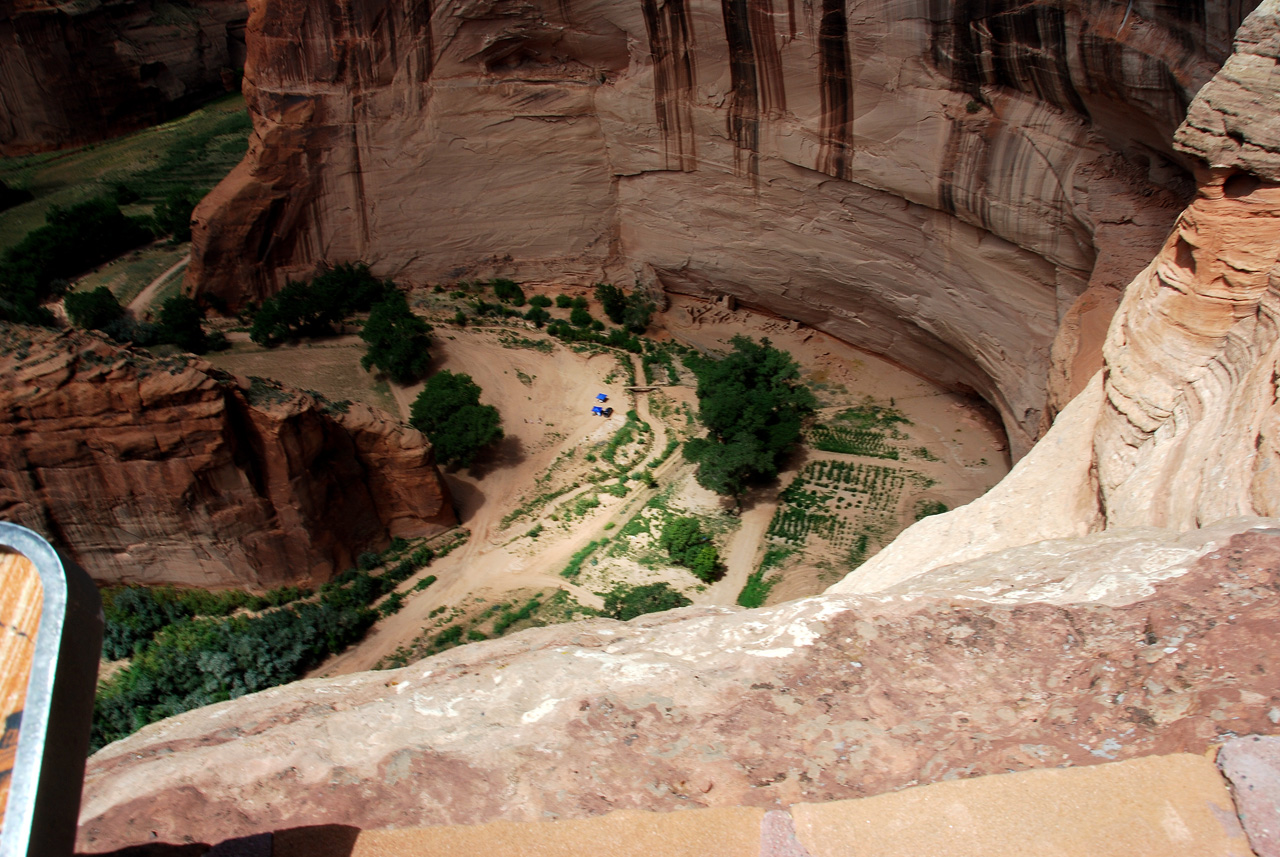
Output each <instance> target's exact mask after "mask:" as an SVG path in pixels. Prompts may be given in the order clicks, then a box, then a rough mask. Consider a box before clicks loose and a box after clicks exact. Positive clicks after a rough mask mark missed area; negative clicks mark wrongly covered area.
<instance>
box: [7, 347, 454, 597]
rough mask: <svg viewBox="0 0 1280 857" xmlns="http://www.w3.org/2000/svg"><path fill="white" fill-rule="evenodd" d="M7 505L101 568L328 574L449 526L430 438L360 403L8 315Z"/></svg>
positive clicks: (251, 578) (208, 575)
mask: <svg viewBox="0 0 1280 857" xmlns="http://www.w3.org/2000/svg"><path fill="white" fill-rule="evenodd" d="M0 333H2V334H3V344H2V345H0V460H2V461H4V468H3V469H0V517H3V518H4V519H5V520H8V521H13V522H16V523H20V524H23V525H25V526H28V527H31V528H33V529H35V530H37V531H39V532H42V533H43V534H44V535H46V536H47V537H49V538H51V539H52V540H53V541H54V543H55V544H58V545H60V546H61V547H62V548H63V549H65V550H67V551H68V552H69V553H70V554H71V555H72V556H73V557H74V558H75V559H76V561H77V562H79V563H80V564H81V565H82V566H83V567H84V568H85V569H86V570H88V572H89V573H90V574H91V575H92V576H93V577H94V578H95V579H97V580H99V581H103V582H130V583H139V582H140V583H176V584H182V585H194V586H206V587H230V586H238V587H250V588H266V587H271V586H277V585H280V584H284V583H295V582H303V583H315V582H321V581H323V580H325V579H327V578H328V577H329V575H331V574H333V573H335V572H337V571H340V570H341V569H342V568H345V567H349V566H351V565H353V564H354V559H355V557H356V556H357V554H359V553H360V552H361V551H363V550H368V549H372V548H379V547H382V546H384V545H385V543H386V540H387V538H388V536H389V535H402V536H412V535H423V534H431V533H435V532H438V531H440V530H441V529H443V528H444V527H445V526H447V525H450V524H452V523H454V521H455V519H454V513H453V508H452V505H451V503H450V499H449V496H448V491H447V489H446V487H445V485H444V483H443V481H442V479H441V477H440V475H439V472H438V471H437V470H436V467H435V462H434V458H433V456H432V454H431V447H430V445H429V444H428V443H427V442H426V440H425V439H424V438H423V437H422V435H421V434H420V433H419V432H417V431H416V430H414V429H410V428H407V427H405V426H403V425H401V424H399V423H398V422H395V421H393V420H392V419H391V418H389V417H388V416H386V415H385V414H382V413H380V412H377V411H374V410H372V409H370V408H367V407H365V406H363V405H358V404H351V405H346V404H340V405H335V404H332V403H327V402H321V401H317V400H316V399H314V398H312V397H311V396H308V395H303V394H301V393H299V392H297V391H296V390H291V389H289V388H285V387H280V386H278V385H274V384H273V383H272V382H262V381H258V380H255V381H253V382H249V381H247V380H244V379H237V378H234V377H232V376H230V375H227V374H226V373H224V372H220V371H218V370H216V369H214V368H213V367H211V366H210V365H209V364H207V363H205V362H203V361H201V360H198V359H196V358H193V357H190V356H177V357H169V358H163V359H158V358H153V357H150V356H146V355H145V354H143V353H139V352H135V351H133V350H130V349H127V348H123V347H120V346H117V345H114V344H112V343H109V342H107V341H105V340H103V339H100V338H97V337H94V336H90V335H87V334H82V333H78V332H67V333H64V334H58V333H55V332H53V331H49V330H44V329H40V328H27V327H21V326H5V327H3V329H2V330H0Z"/></svg>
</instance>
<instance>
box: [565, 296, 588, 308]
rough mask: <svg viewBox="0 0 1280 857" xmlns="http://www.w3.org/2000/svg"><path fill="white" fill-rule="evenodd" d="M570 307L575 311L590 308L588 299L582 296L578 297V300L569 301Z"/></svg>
mask: <svg viewBox="0 0 1280 857" xmlns="http://www.w3.org/2000/svg"><path fill="white" fill-rule="evenodd" d="M569 306H570V307H572V308H573V309H586V308H587V307H588V304H587V299H586V298H584V297H583V296H582V295H578V296H577V297H576V298H574V299H573V300H571V301H569Z"/></svg>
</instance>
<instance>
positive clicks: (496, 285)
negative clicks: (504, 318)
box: [489, 279, 524, 306]
mask: <svg viewBox="0 0 1280 857" xmlns="http://www.w3.org/2000/svg"><path fill="white" fill-rule="evenodd" d="M489 285H491V286H493V294H494V295H495V296H496V297H497V298H498V300H500V301H502V302H503V303H504V304H511V305H512V306H524V290H523V289H521V288H520V285H519V284H518V283H517V282H516V281H515V280H502V279H498V280H490V281H489Z"/></svg>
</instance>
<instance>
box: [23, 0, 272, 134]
mask: <svg viewBox="0 0 1280 857" xmlns="http://www.w3.org/2000/svg"><path fill="white" fill-rule="evenodd" d="M247 18H248V9H247V8H246V6H245V4H244V3H243V2H240V0H195V2H190V3H173V2H167V0H108V2H103V0H80V2H58V1H57V0H0V156H4V157H11V156H13V155H21V154H26V153H28V152H39V151H45V150H47V149H57V148H62V147H66V146H73V145H80V144H83V143H91V142H93V141H95V140H102V139H105V138H107V137H113V136H115V135H117V134H122V133H124V132H126V131H133V130H135V129H138V128H144V127H146V126H148V125H154V124H156V123H157V122H162V121H164V120H166V119H170V118H172V117H174V116H178V115H181V114H182V113H183V112H185V111H187V110H190V109H191V108H193V107H195V106H196V105H198V104H200V102H202V101H205V100H208V99H209V98H211V97H213V96H215V95H221V94H223V93H225V92H228V91H231V90H233V89H234V88H235V85H236V78H237V74H238V69H240V68H242V67H243V66H244V57H245V45H244V26H245V21H246V19H247Z"/></svg>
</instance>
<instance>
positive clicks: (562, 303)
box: [556, 295, 573, 309]
mask: <svg viewBox="0 0 1280 857" xmlns="http://www.w3.org/2000/svg"><path fill="white" fill-rule="evenodd" d="M556 306H557V307H559V308H560V309H568V308H569V307H571V306H573V298H571V297H569V296H568V295H556Z"/></svg>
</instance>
